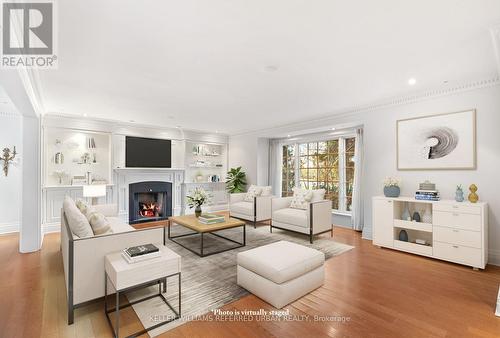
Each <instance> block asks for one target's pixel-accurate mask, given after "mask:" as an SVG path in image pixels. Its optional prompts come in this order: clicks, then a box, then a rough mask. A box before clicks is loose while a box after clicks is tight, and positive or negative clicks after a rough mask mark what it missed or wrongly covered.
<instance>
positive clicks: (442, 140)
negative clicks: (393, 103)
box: [396, 110, 476, 170]
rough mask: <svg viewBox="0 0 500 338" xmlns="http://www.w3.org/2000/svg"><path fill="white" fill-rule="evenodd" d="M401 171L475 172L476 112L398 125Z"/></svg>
mask: <svg viewBox="0 0 500 338" xmlns="http://www.w3.org/2000/svg"><path fill="white" fill-rule="evenodd" d="M396 134H397V140H396V143H397V166H398V170H425V169H429V170H432V169H475V168H476V111H475V110H468V111H463V112H458V113H448V114H439V115H431V116H424V117H417V118H411V119H405V120H399V121H397V122H396Z"/></svg>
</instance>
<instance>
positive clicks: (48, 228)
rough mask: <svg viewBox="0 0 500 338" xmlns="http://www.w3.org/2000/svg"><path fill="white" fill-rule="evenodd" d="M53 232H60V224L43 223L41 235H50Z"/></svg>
mask: <svg viewBox="0 0 500 338" xmlns="http://www.w3.org/2000/svg"><path fill="white" fill-rule="evenodd" d="M53 232H61V224H60V223H45V224H42V234H43V235H45V234H50V233H53Z"/></svg>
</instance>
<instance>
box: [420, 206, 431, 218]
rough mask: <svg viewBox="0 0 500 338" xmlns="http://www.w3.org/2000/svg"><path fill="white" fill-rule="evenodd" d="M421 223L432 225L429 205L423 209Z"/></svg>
mask: <svg viewBox="0 0 500 338" xmlns="http://www.w3.org/2000/svg"><path fill="white" fill-rule="evenodd" d="M422 222H424V223H432V212H431V205H430V204H427V205H426V207H425V211H424V214H423V215H422Z"/></svg>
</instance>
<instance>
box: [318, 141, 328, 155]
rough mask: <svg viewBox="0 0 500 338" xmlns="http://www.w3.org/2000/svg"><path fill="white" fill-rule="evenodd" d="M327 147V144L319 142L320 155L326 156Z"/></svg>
mask: <svg viewBox="0 0 500 338" xmlns="http://www.w3.org/2000/svg"><path fill="white" fill-rule="evenodd" d="M326 153H327V146H326V142H318V154H326Z"/></svg>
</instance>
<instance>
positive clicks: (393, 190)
mask: <svg viewBox="0 0 500 338" xmlns="http://www.w3.org/2000/svg"><path fill="white" fill-rule="evenodd" d="M400 193H401V190H400V189H399V187H398V186H397V185H389V186H385V187H384V196H385V197H399V194H400Z"/></svg>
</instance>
